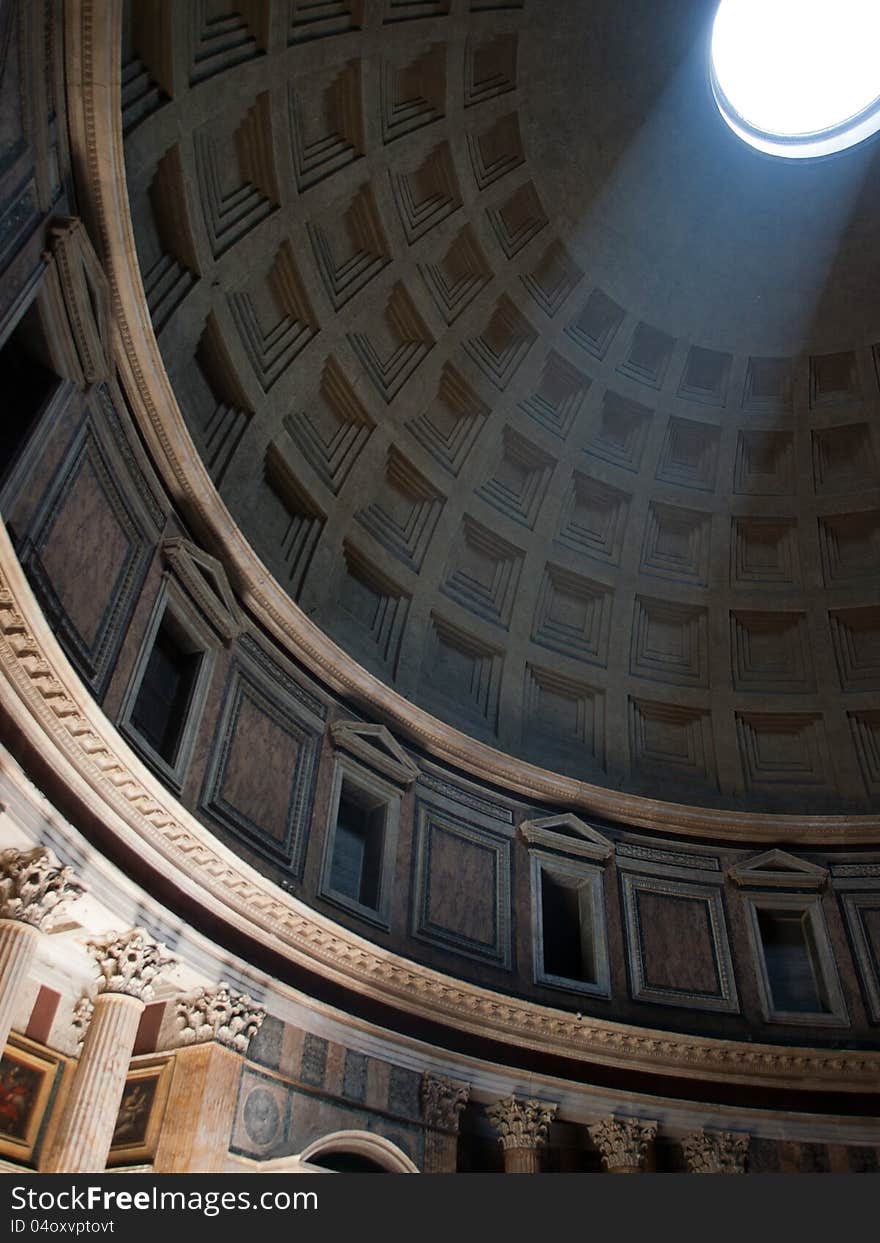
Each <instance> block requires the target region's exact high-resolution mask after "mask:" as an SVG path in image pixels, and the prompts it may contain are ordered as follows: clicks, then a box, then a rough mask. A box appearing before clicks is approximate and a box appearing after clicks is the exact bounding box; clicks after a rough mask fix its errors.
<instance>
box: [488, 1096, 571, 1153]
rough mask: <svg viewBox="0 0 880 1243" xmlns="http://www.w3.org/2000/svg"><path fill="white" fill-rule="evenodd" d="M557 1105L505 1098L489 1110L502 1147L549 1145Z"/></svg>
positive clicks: (506, 1148)
mask: <svg viewBox="0 0 880 1243" xmlns="http://www.w3.org/2000/svg"><path fill="white" fill-rule="evenodd" d="M558 1108H559V1106H558V1105H548V1104H547V1103H546V1101H537V1100H528V1101H520V1100H517V1098H516V1097H515V1096H506V1097H504V1099H503V1100H500V1101H496V1102H495V1104H494V1105H490V1106H489V1108H488V1109H487V1110H486V1114H487V1116H488V1118H489V1121H490V1122H491V1123H492V1125H493V1126H494V1127H495V1129H496V1131H497V1132H498V1138H499V1140H500V1141H501V1147H502V1148H504V1149H505V1151H506V1150H508V1149H510V1148H540V1147H541V1145H542V1144H546V1142H547V1132H548V1130H549V1129H550V1123H551V1122H552V1121H553V1119H554V1117H555V1116H556V1110H557V1109H558Z"/></svg>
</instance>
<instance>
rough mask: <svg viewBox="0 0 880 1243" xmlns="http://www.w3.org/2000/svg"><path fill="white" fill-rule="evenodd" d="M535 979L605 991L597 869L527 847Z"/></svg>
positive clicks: (607, 982)
mask: <svg viewBox="0 0 880 1243" xmlns="http://www.w3.org/2000/svg"><path fill="white" fill-rule="evenodd" d="M530 854H531V860H532V894H533V902H532V931H533V938H534V947H535V954H534V958H535V979H536V981H537V982H538V983H540V984H549V985H551V986H552V987H555V988H565V989H569V990H573V991H575V992H585V993H592V994H594V995H595V996H601V997H607V996H608V995H609V988H610V977H609V968H608V950H607V945H606V936H605V909H604V896H603V880H602V869H601V868H600V867H596V866H594V865H592V864H589V863H581V862H575V861H573V860H569V859H562V858H557V857H556V856H552V855H544V854H538V853H537V852H535V851H532V852H530Z"/></svg>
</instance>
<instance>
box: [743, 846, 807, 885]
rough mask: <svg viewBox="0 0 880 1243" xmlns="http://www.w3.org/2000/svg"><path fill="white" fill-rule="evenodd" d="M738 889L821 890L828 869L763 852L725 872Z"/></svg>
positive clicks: (776, 852)
mask: <svg viewBox="0 0 880 1243" xmlns="http://www.w3.org/2000/svg"><path fill="white" fill-rule="evenodd" d="M727 875H728V876H729V877H730V879H731V880H732V881H733V882H734V883H735V884H737V885H760V887H761V888H762V889H768V888H769V889H824V887H825V884H826V882H827V880H828V869H827V868H823V867H818V866H817V865H816V864H815V863H810V862H809V861H808V860H807V859H798V858H797V857H796V856H795V855H790V854H789V853H788V851H787V850H766V851H765V852H764V853H763V854H760V855H753V856H752V857H751V858H750V859H743V860H741V861H740V862H739V863H736V864H734V865H733V867H730V868H728V869H727Z"/></svg>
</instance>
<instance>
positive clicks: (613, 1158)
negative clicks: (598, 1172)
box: [587, 1118, 657, 1174]
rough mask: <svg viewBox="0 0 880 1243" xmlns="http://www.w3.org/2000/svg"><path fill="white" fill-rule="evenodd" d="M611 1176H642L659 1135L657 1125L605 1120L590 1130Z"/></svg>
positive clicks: (629, 1119)
mask: <svg viewBox="0 0 880 1243" xmlns="http://www.w3.org/2000/svg"><path fill="white" fill-rule="evenodd" d="M587 1129H588V1130H589V1132H590V1136H591V1138H592V1140H593V1143H594V1144H595V1145H596V1147H597V1148H598V1149H599V1153H600V1154H601V1157H602V1164H603V1165H604V1167H605V1170H606V1173H608V1174H641V1173H643V1171H644V1168H645V1158H646V1156H647V1153H648V1145H649V1144H650V1143H652V1142H653V1140H654V1138H655V1136H656V1135H657V1123H656V1122H642V1121H640V1120H638V1119H634V1118H603V1119H602V1121H601V1122H597V1123H596V1125H595V1126H591V1127H588V1128H587Z"/></svg>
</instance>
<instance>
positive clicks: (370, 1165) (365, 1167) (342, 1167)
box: [309, 1152, 390, 1174]
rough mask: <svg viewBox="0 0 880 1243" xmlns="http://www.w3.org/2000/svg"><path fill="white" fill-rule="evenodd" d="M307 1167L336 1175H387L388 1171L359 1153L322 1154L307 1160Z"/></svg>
mask: <svg viewBox="0 0 880 1243" xmlns="http://www.w3.org/2000/svg"><path fill="white" fill-rule="evenodd" d="M309 1165H319V1166H320V1167H321V1169H322V1170H334V1171H335V1172H336V1173H337V1174H388V1173H389V1172H390V1171H388V1170H386V1169H385V1168H384V1167H383V1166H381V1165H379V1163H378V1162H377V1161H371V1160H370V1158H369V1157H365V1156H364V1155H363V1154H362V1153H360V1152H322V1153H320V1154H319V1155H318V1156H317V1157H310V1158H309Z"/></svg>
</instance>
